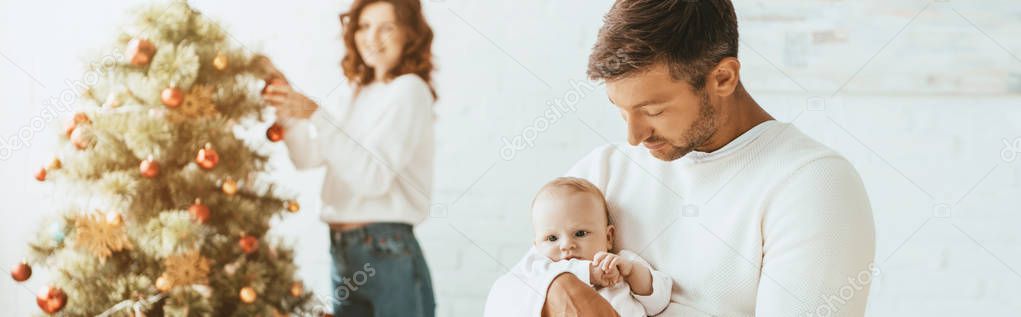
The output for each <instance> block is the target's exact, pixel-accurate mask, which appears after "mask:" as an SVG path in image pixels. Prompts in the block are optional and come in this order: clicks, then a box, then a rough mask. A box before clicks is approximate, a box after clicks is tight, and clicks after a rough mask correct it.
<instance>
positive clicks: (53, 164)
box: [47, 157, 64, 170]
mask: <svg viewBox="0 0 1021 317" xmlns="http://www.w3.org/2000/svg"><path fill="white" fill-rule="evenodd" d="M61 167H64V163H63V162H61V161H60V158H56V157H54V158H53V160H52V161H50V166H48V167H47V168H49V169H54V170H59V169H60V168H61Z"/></svg>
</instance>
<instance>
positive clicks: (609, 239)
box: [606, 225, 616, 250]
mask: <svg viewBox="0 0 1021 317" xmlns="http://www.w3.org/2000/svg"><path fill="white" fill-rule="evenodd" d="M615 229H616V228H615V227H614V226H613V225H607V226H606V244H607V245H609V246H610V247H609V248H607V249H610V250H613V240H614V233H616V230H615Z"/></svg>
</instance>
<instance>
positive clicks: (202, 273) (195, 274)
mask: <svg viewBox="0 0 1021 317" xmlns="http://www.w3.org/2000/svg"><path fill="white" fill-rule="evenodd" d="M163 264H164V265H165V266H166V267H167V268H166V271H165V272H163V276H166V277H167V280H169V282H170V284H171V285H172V286H183V285H192V284H203V285H205V284H209V259H206V258H204V257H202V254H200V253H199V251H191V252H185V253H182V254H178V255H174V256H170V257H167V259H166V260H164V261H163Z"/></svg>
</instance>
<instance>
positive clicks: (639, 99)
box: [606, 63, 718, 161]
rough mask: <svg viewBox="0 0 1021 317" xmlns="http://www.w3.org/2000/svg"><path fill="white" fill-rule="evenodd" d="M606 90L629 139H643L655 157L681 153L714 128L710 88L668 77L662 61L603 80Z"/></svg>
mask: <svg viewBox="0 0 1021 317" xmlns="http://www.w3.org/2000/svg"><path fill="white" fill-rule="evenodd" d="M703 90H704V89H703ZM606 93H607V95H608V96H609V97H610V102H612V103H613V104H614V105H616V106H617V108H619V109H620V113H621V116H622V117H623V118H624V121H625V122H626V123H627V138H628V143H631V145H635V146H637V145H639V144H643V145H645V147H646V148H648V149H649V153H650V154H652V156H655V157H656V158H658V159H661V160H664V161H673V160H676V159H678V158H681V157H683V156H684V155H685V154H688V153H689V152H691V151H693V150H695V149H696V148H699V147H701V146H702V145H704V144H705V143H706V142H707V141H708V140H709V138H710V137H711V136H712V135H713V134H715V133H716V129H717V124H718V122H717V121H718V119H717V118H718V116H717V113H718V111H717V109H716V107H714V106H713V105H712V104H711V102H710V101H709V97H708V94H707V93H706V92H705V91H702V92H697V91H694V90H693V88H692V86H691V85H690V84H688V82H687V81H684V80H676V79H674V78H673V77H671V75H670V70H669V68H667V66H666V65H664V64H662V63H657V64H655V65H653V66H650V68H649V70H647V71H645V72H642V73H638V74H635V75H631V76H628V77H626V78H621V79H616V80H612V81H607V82H606Z"/></svg>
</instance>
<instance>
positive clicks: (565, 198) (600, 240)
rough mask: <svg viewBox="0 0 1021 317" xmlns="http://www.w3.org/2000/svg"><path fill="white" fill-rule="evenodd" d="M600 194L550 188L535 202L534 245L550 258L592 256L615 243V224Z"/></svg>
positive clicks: (565, 258) (533, 212)
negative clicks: (608, 215) (610, 223)
mask: <svg viewBox="0 0 1021 317" xmlns="http://www.w3.org/2000/svg"><path fill="white" fill-rule="evenodd" d="M608 222H609V219H607V218H606V212H605V211H603V205H602V202H600V199H599V197H598V196H596V195H593V194H591V193H584V192H567V193H565V192H563V191H560V190H556V189H554V190H550V191H549V192H545V193H542V194H539V196H538V197H537V198H536V199H535V203H534V204H533V205H532V227H533V228H534V230H535V248H536V250H538V251H539V253H540V254H542V255H545V256H546V257H548V258H549V259H550V260H553V261H560V260H569V259H580V260H592V256H594V255H595V254H596V252H599V251H607V250H609V249H610V246H611V245H613V226H611V225H608Z"/></svg>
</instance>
